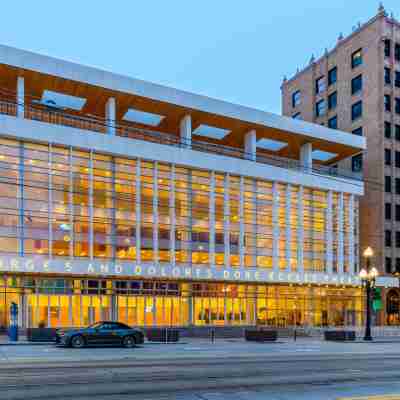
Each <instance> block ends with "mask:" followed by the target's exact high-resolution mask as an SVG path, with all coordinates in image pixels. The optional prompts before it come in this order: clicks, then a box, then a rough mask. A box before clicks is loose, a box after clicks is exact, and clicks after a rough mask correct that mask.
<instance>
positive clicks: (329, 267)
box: [326, 190, 333, 274]
mask: <svg viewBox="0 0 400 400" xmlns="http://www.w3.org/2000/svg"><path fill="white" fill-rule="evenodd" d="M332 211H333V192H332V190H329V191H328V201H327V209H326V272H327V273H328V274H331V273H332V271H333V212H332Z"/></svg>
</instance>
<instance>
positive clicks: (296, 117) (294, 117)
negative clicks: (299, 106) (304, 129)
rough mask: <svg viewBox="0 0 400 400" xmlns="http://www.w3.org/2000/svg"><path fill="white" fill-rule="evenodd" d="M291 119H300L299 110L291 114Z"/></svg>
mask: <svg viewBox="0 0 400 400" xmlns="http://www.w3.org/2000/svg"><path fill="white" fill-rule="evenodd" d="M292 118H293V119H301V112H298V113H296V114H293V115H292Z"/></svg>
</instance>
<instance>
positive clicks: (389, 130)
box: [385, 121, 392, 139]
mask: <svg viewBox="0 0 400 400" xmlns="http://www.w3.org/2000/svg"><path fill="white" fill-rule="evenodd" d="M391 137H392V124H391V123H390V122H388V121H385V138H386V139H390V138H391Z"/></svg>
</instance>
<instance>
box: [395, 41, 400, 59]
mask: <svg viewBox="0 0 400 400" xmlns="http://www.w3.org/2000/svg"><path fill="white" fill-rule="evenodd" d="M394 59H395V60H396V61H400V44H398V43H396V44H395V45H394Z"/></svg>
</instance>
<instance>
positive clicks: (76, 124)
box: [0, 100, 362, 180]
mask: <svg viewBox="0 0 400 400" xmlns="http://www.w3.org/2000/svg"><path fill="white" fill-rule="evenodd" d="M17 107H18V105H17V104H16V103H15V102H12V101H5V100H0V114H7V115H12V116H16V115H17ZM23 109H24V117H25V118H27V119H31V120H35V121H41V122H46V123H50V124H54V125H62V126H68V127H73V128H78V129H83V130H89V131H94V132H98V133H102V134H105V133H106V132H107V131H108V129H109V125H108V122H107V121H106V120H104V119H100V118H94V117H88V116H84V117H83V116H79V115H74V114H70V113H68V112H67V111H65V110H60V109H56V108H54V109H53V108H50V107H44V106H39V105H37V106H36V105H33V104H31V105H25V106H24V107H23ZM114 128H115V133H116V135H117V136H121V137H126V138H131V139H137V140H143V141H146V142H153V143H158V144H165V145H169V146H174V147H182V148H191V149H192V150H196V151H201V152H204V153H212V154H218V155H222V156H226V157H233V158H240V159H243V160H249V161H253V162H258V163H262V164H268V165H272V166H275V167H280V168H285V169H290V170H297V171H301V172H305V173H309V174H317V175H329V176H336V177H341V178H347V179H355V180H361V179H362V174H361V173H356V172H352V171H349V170H344V169H339V168H334V167H329V166H324V165H313V167H312V168H306V167H304V166H303V165H301V163H300V161H299V160H294V159H290V158H284V157H277V156H271V155H265V154H257V159H256V161H254V160H252V157H251V155H250V154H248V153H246V152H245V151H244V150H242V149H240V148H236V147H230V146H224V145H220V144H214V143H209V142H203V141H198V140H192V141H191V143H190V142H185V140H184V139H182V138H179V137H178V136H176V135H173V134H170V133H164V132H158V131H152V130H148V129H141V128H135V127H132V126H129V125H124V124H117V125H115V126H114Z"/></svg>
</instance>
